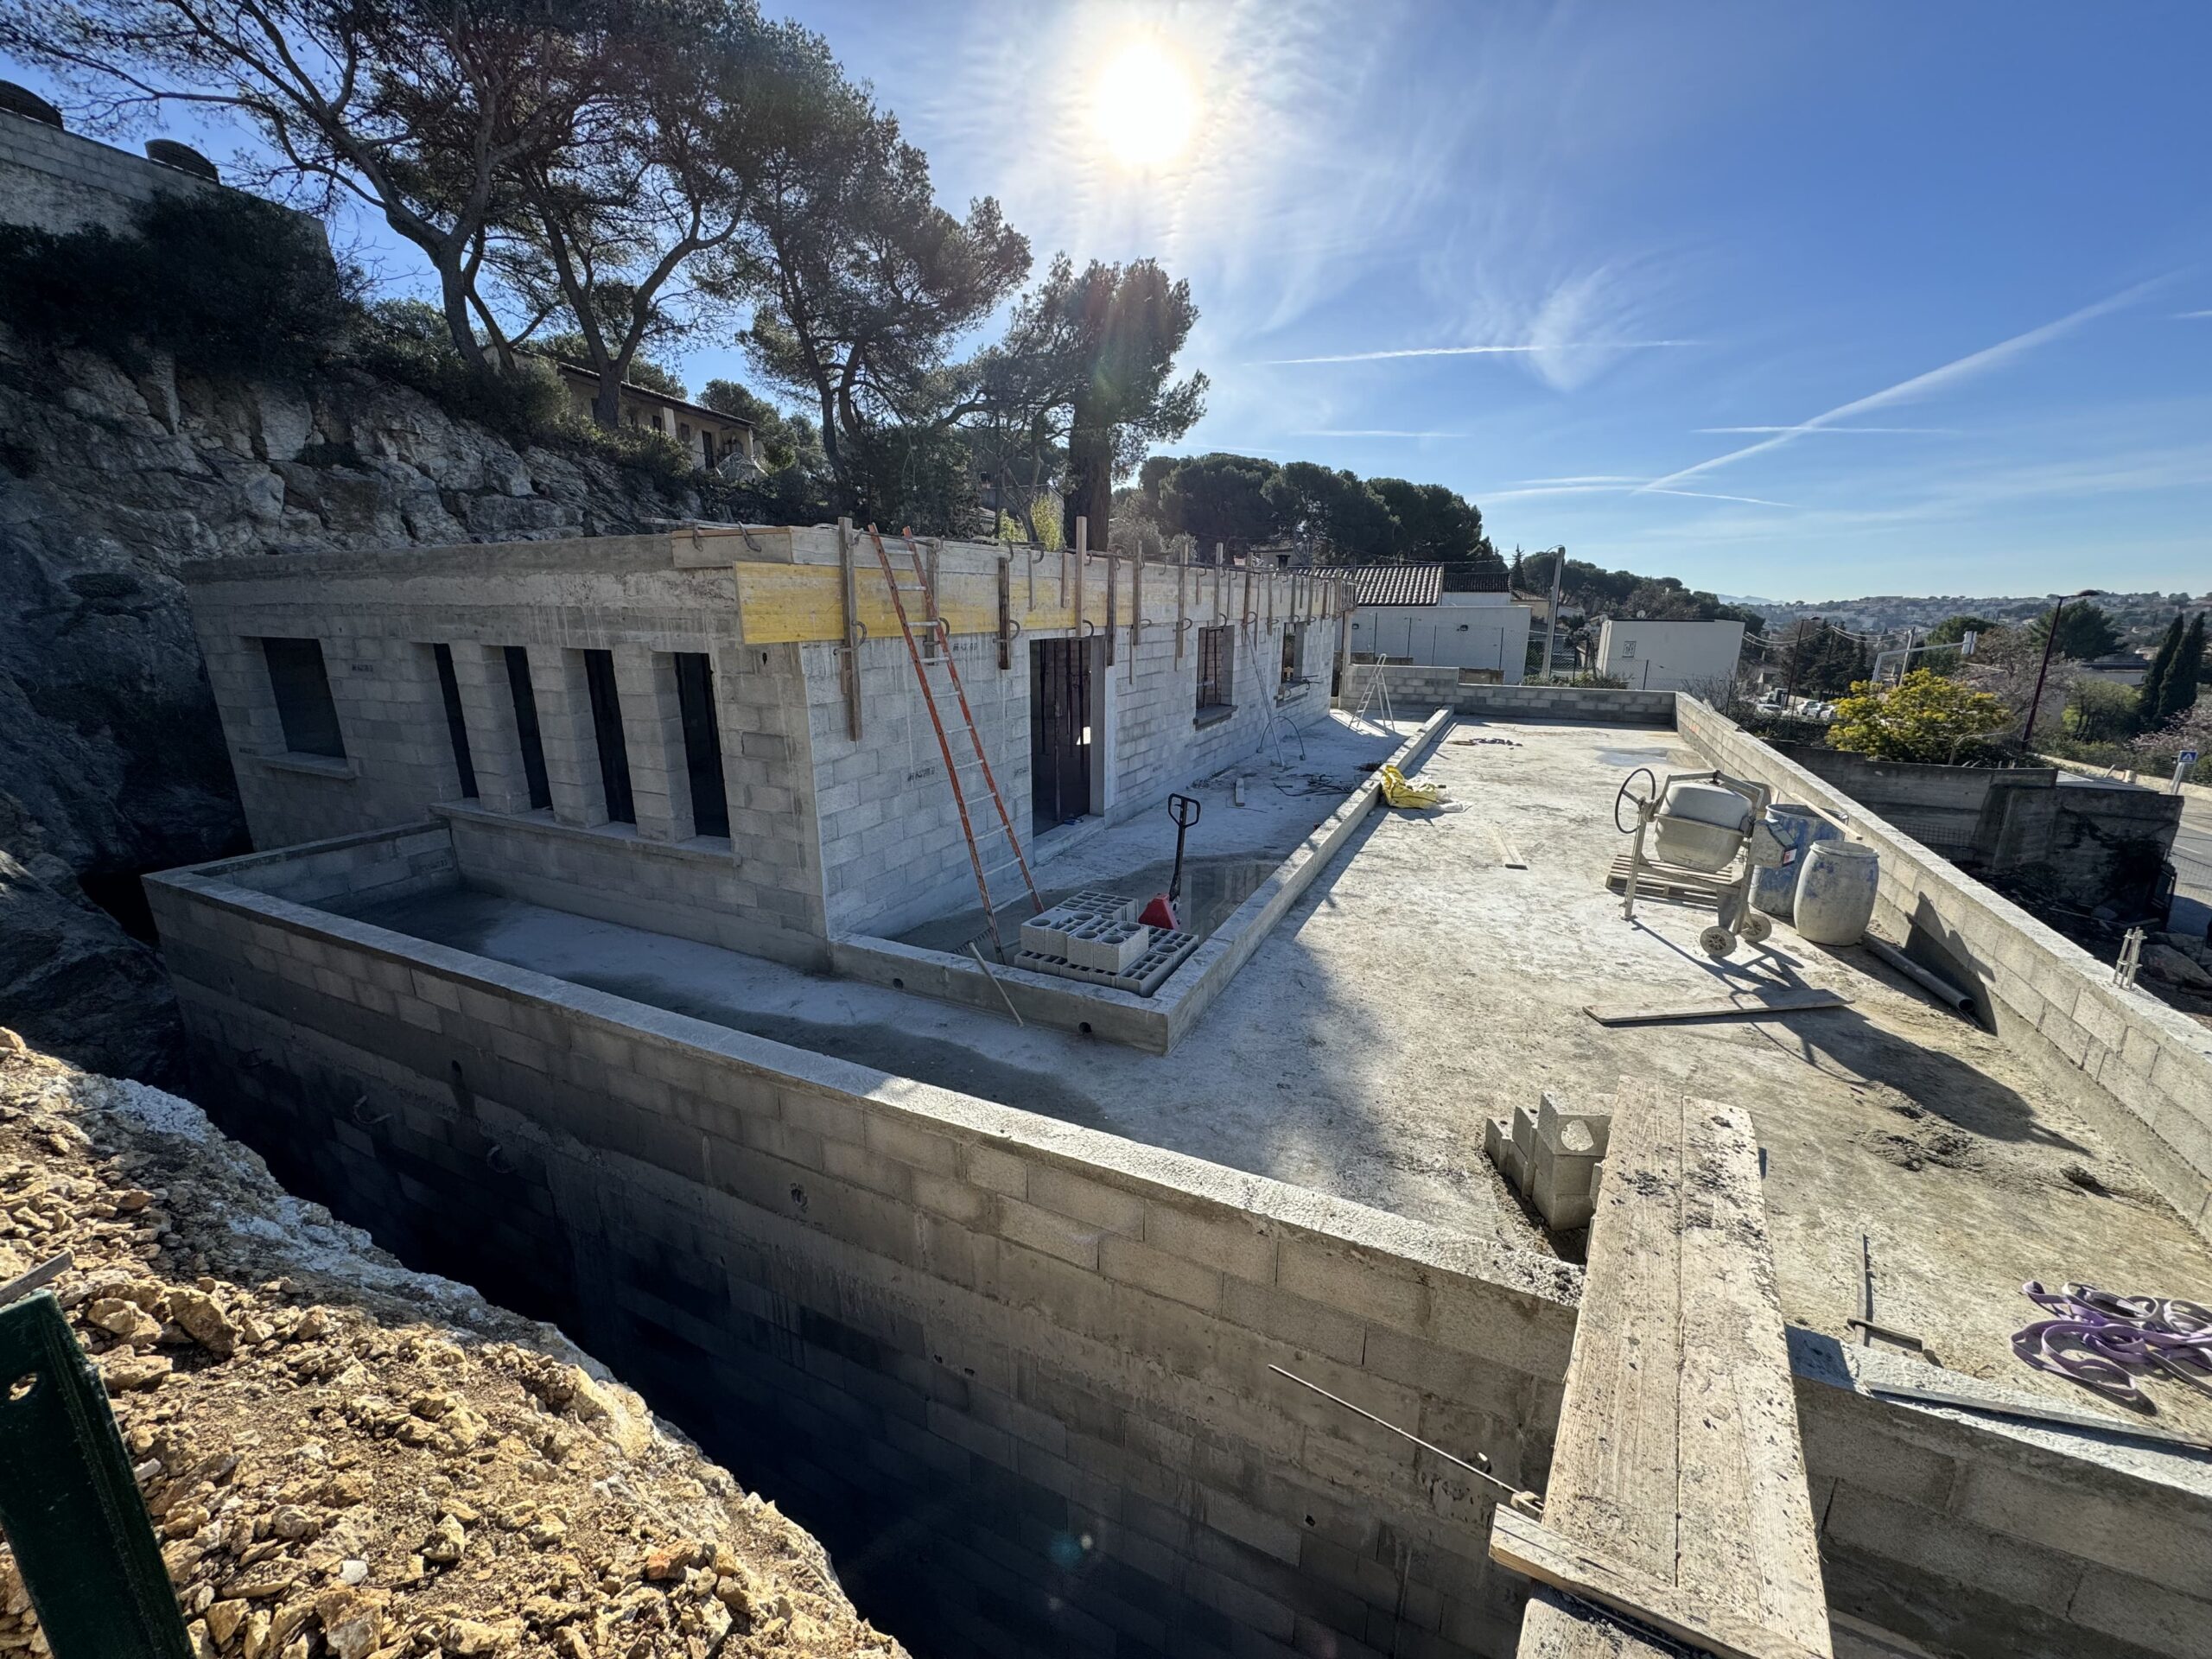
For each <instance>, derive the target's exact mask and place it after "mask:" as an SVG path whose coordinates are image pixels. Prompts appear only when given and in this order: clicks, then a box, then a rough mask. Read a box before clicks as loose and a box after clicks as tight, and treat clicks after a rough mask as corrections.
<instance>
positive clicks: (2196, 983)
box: [2143, 944, 2212, 991]
mask: <svg viewBox="0 0 2212 1659" xmlns="http://www.w3.org/2000/svg"><path fill="white" fill-rule="evenodd" d="M2143 971H2144V972H2145V973H2146V974H2148V975H2150V976H2152V978H2154V979H2163V980H2164V981H2165V982H2167V983H2168V984H2170V985H2178V986H2180V987H2182V988H2183V989H2184V990H2191V991H2212V972H2208V971H2207V970H2206V969H2205V968H2204V967H2203V966H2202V964H2201V963H2198V962H2197V961H2196V958H2195V957H2189V956H2184V955H2183V953H2182V952H2181V951H2179V950H2175V949H2174V948H2173V947H2172V946H2171V945H2170V944H2146V945H2145V946H2144V947H2143Z"/></svg>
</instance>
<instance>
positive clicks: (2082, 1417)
mask: <svg viewBox="0 0 2212 1659" xmlns="http://www.w3.org/2000/svg"><path fill="white" fill-rule="evenodd" d="M1859 1387H1860V1388H1861V1389H1864V1390H1865V1391H1866V1393H1868V1394H1871V1395H1894V1396H1896V1397H1897V1398H1898V1399H1901V1400H1920V1401H1925V1402H1927V1403H1928V1404H1929V1405H1933V1406H1957V1407H1960V1408H1962V1409H1964V1410H1967V1411H1986V1412H1987V1413H1989V1414H1990V1415H1992V1416H1993V1417H2018V1418H2022V1419H2024V1420H2025V1421H2029V1422H2037V1423H2063V1424H2065V1425H2066V1426H2067V1427H2071V1428H2094V1429H2095V1430H2097V1431H2098V1432H2099V1433H2105V1434H2126V1435H2131V1436H2133V1438H2135V1439H2137V1440H2158V1441H2162V1442H2164V1444H2166V1445H2169V1446H2191V1447H2194V1448H2195V1449H2196V1450H2197V1451H2199V1452H2212V1440H2206V1439H2204V1438H2203V1437H2202V1436H2201V1435H2196V1434H2184V1433H2182V1432H2181V1431H2180V1430H2179V1429H2177V1428H2158V1427H2152V1425H2151V1424H2148V1423H2131V1422H2127V1421H2124V1420H2122V1419H2120V1418H2118V1417H2110V1416H2107V1415H2106V1414H2104V1413H2103V1412H2101V1411H2076V1410H2075V1409H2074V1408H2072V1407H2070V1406H2060V1405H2044V1404H2042V1403H2040V1402H2038V1403H2037V1404H2035V1405H2031V1406H2029V1405H2015V1404H2013V1403H2012V1402H2009V1401H2004V1400H1991V1399H1987V1398H1986V1397H1985V1396H1983V1395H1978V1394H1967V1393H1965V1392H1963V1391H1962V1390H1960V1389H1930V1388H1923V1387H1922V1386H1921V1385H1920V1384H1918V1383H1876V1382H1872V1381H1870V1380H1867V1379H1864V1378H1862V1379H1861V1380H1860V1382H1859Z"/></svg>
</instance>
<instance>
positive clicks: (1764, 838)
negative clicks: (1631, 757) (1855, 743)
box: [1606, 766, 1788, 958]
mask: <svg viewBox="0 0 2212 1659" xmlns="http://www.w3.org/2000/svg"><path fill="white" fill-rule="evenodd" d="M1638 778H1642V779H1644V780H1645V783H1646V788H1645V789H1643V791H1638V790H1637V788H1636V781H1637V779H1638ZM1773 801H1774V791H1772V790H1770V789H1769V788H1768V787H1767V786H1766V785H1764V784H1751V783H1745V782H1742V781H1741V780H1739V779H1733V778H1729V777H1726V776H1725V775H1723V774H1722V773H1720V772H1669V774H1668V776H1667V779H1666V781H1665V782H1664V783H1663V784H1662V782H1661V781H1660V780H1659V779H1658V778H1657V776H1656V774H1655V773H1654V772H1652V770H1651V768H1650V767H1649V766H1638V767H1637V769H1636V770H1635V771H1634V772H1630V773H1629V775H1628V776H1627V777H1626V778H1624V779H1622V781H1621V786H1620V790H1619V792H1618V793H1617V794H1616V795H1615V796H1614V797H1613V827H1614V828H1615V829H1618V830H1619V831H1620V832H1621V833H1622V834H1623V835H1624V836H1632V837H1634V839H1633V840H1631V841H1630V843H1629V850H1628V854H1627V855H1626V856H1625V857H1624V858H1621V859H1617V860H1615V861H1614V865H1613V873H1612V874H1611V876H1610V877H1608V879H1607V882H1606V885H1607V886H1609V887H1612V886H1618V887H1619V889H1620V892H1621V914H1622V915H1623V916H1624V917H1625V918H1628V919H1629V920H1630V921H1633V920H1634V919H1635V918H1636V901H1637V897H1638V896H1639V895H1641V896H1642V897H1644V898H1647V899H1663V900H1667V901H1669V902H1671V903H1675V904H1685V905H1700V906H1701V905H1710V906H1713V909H1714V910H1715V911H1716V912H1718V914H1717V917H1716V919H1715V921H1714V923H1713V925H1712V926H1711V927H1708V928H1707V929H1706V930H1705V931H1703V932H1701V933H1700V934H1699V935H1698V945H1699V947H1700V949H1701V950H1704V952H1705V953H1706V955H1707V956H1709V957H1715V958H1719V957H1727V956H1731V955H1733V954H1734V952H1735V950H1736V947H1737V945H1738V944H1739V943H1743V944H1760V943H1762V942H1763V941H1764V939H1765V938H1766V937H1767V936H1768V935H1769V934H1770V933H1771V932H1772V931H1774V922H1773V919H1772V918H1770V917H1769V916H1767V915H1766V914H1765V913H1764V912H1761V911H1758V910H1754V909H1753V908H1752V907H1751V878H1752V875H1753V874H1754V873H1755V872H1757V871H1758V870H1761V869H1764V868H1770V867H1771V866H1773V865H1777V864H1780V863H1781V862H1782V861H1783V859H1784V858H1785V857H1786V856H1787V854H1788V849H1787V848H1785V847H1784V846H1783V842H1782V840H1781V838H1780V837H1779V836H1777V835H1776V834H1775V832H1774V829H1772V827H1771V826H1770V825H1769V823H1767V821H1766V817H1767V808H1768V807H1769V806H1770V805H1772V804H1773ZM1631 805H1632V806H1633V807H1634V808H1635V809H1636V821H1635V823H1623V822H1622V818H1621V809H1622V808H1623V807H1624V806H1631Z"/></svg>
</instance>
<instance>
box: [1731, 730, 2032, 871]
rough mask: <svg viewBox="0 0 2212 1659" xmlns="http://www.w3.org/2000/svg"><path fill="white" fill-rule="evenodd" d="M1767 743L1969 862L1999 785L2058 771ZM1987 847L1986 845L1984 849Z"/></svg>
mask: <svg viewBox="0 0 2212 1659" xmlns="http://www.w3.org/2000/svg"><path fill="white" fill-rule="evenodd" d="M1768 747H1770V748H1772V749H1773V750H1774V752H1775V753H1777V754H1780V755H1783V756H1784V757H1785V758H1787V759H1788V760H1793V761H1795V762H1796V764H1797V765H1799V766H1802V767H1804V768H1805V770H1806V771H1808V772H1811V773H1812V774H1813V775H1814V776H1815V777H1816V778H1821V779H1826V780H1827V782H1829V783H1831V784H1833V785H1835V786H1836V787H1837V788H1838V789H1840V790H1841V791H1843V792H1844V793H1845V794H1847V795H1848V796H1850V797H1851V798H1853V799H1854V800H1857V801H1859V802H1861V803H1863V804H1866V805H1867V806H1869V807H1872V809H1873V810H1875V811H1877V812H1879V813H1880V814H1881V815H1882V816H1883V817H1884V818H1885V819H1886V820H1887V821H1888V822H1889V823H1891V824H1894V825H1895V826H1896V827H1897V828H1898V829H1902V830H1904V832H1905V833H1906V834H1907V835H1910V836H1913V837H1914V838H1915V839H1916V840H1918V841H1921V842H1924V843H1926V844H1928V845H1930V846H1937V847H1942V848H1943V849H1945V850H1946V851H1950V852H1955V853H1956V854H1958V855H1962V856H1964V857H1965V858H1966V859H1967V860H1968V861H1972V860H1973V859H1974V856H1975V855H1976V853H1977V850H1978V849H1976V847H1975V831H1976V829H1977V828H1978V827H1979V826H1980V823H1981V815H1982V809H1983V807H1984V806H1986V804H1988V801H1989V798H1990V795H1991V794H1992V792H1993V791H1997V790H1999V789H2049V788H2050V787H2051V785H2052V784H2053V783H2054V781H2055V780H2056V778H2057V776H2058V774H2057V772H2056V770H2054V769H2052V768H2049V767H2042V766H2037V767H2032V768H2030V767H2017V768H2011V769H2007V770H2005V771H1999V770H1998V769H1997V768H1995V767H1993V766H1915V765H1910V764H1908V763H1906V762H1904V761H1897V760H1868V759H1867V758H1866V756H1864V755H1859V754H1850V753H1845V752H1844V751H1842V750H1840V749H1824V748H1821V747H1816V746H1815V745H1813V744H1808V743H1775V744H1770V745H1769V746H1768ZM1980 850H1986V849H1980Z"/></svg>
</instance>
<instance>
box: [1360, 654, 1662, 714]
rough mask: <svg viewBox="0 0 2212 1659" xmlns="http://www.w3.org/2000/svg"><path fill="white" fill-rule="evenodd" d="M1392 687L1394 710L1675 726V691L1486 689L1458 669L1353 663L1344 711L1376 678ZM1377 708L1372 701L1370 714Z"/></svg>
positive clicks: (1535, 686) (1599, 687)
mask: <svg viewBox="0 0 2212 1659" xmlns="http://www.w3.org/2000/svg"><path fill="white" fill-rule="evenodd" d="M1378 672H1379V673H1381V674H1382V676H1383V683H1384V684H1385V685H1387V686H1388V687H1389V691H1390V702H1391V706H1392V707H1393V708H1394V709H1396V710H1397V711H1398V712H1399V713H1400V714H1401V715H1402V714H1403V713H1404V712H1405V710H1407V709H1422V708H1432V709H1433V708H1444V709H1453V710H1456V711H1457V712H1458V713H1459V714H1463V715H1478V716H1480V717H1483V718H1486V719H1491V720H1564V721H1598V722H1601V723H1605V724H1609V725H1628V726H1667V725H1671V724H1672V723H1673V722H1674V718H1675V694H1674V693H1673V692H1671V691H1624V690H1619V689H1618V688H1615V687H1611V686H1602V685H1553V684H1546V683H1532V684H1522V685H1486V684H1477V683H1468V684H1465V685H1463V684H1461V683H1459V670H1457V669H1456V668H1432V667H1428V666H1426V665H1423V664H1408V663H1389V664H1371V663H1353V664H1350V665H1349V666H1347V667H1346V668H1345V670H1344V683H1343V684H1342V686H1341V687H1339V689H1338V694H1337V704H1338V707H1339V708H1344V709H1357V707H1358V706H1359V705H1360V702H1361V701H1362V700H1363V698H1365V697H1366V696H1367V683H1368V681H1369V680H1370V678H1372V677H1374V676H1375V675H1376V673H1378ZM1376 706H1377V704H1376V703H1374V702H1370V704H1369V708H1370V711H1371V710H1372V709H1374V708H1376Z"/></svg>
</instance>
